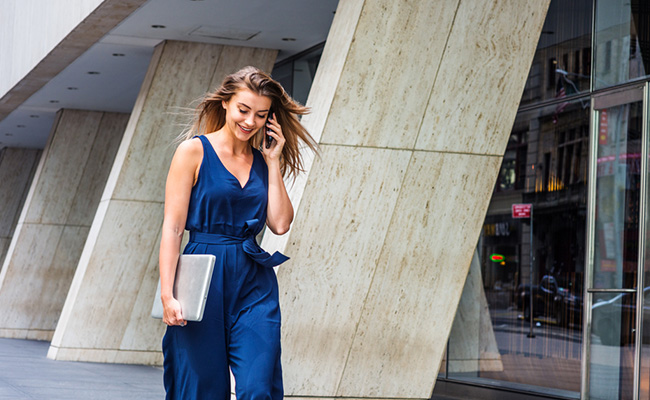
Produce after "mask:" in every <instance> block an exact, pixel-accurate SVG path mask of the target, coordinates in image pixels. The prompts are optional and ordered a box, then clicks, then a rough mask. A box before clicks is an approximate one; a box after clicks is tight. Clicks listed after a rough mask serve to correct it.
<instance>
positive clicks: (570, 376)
mask: <svg viewBox="0 0 650 400" xmlns="http://www.w3.org/2000/svg"><path fill="white" fill-rule="evenodd" d="M588 132H589V101H588V98H586V99H577V100H573V101H569V102H564V103H560V104H553V105H549V106H545V107H541V108H537V109H535V110H531V111H525V112H520V113H519V114H518V116H517V118H516V120H515V123H514V126H513V130H512V133H511V137H510V140H509V142H508V147H507V150H506V155H505V157H504V160H503V163H502V167H501V171H500V173H499V178H498V181H497V182H496V185H495V190H494V193H493V195H492V199H491V202H490V206H489V208H488V212H487V215H486V218H485V222H484V225H483V231H482V234H481V237H480V240H479V243H478V246H477V253H476V256H475V260H474V261H473V263H472V266H471V267H470V273H469V276H468V278H467V282H466V285H465V289H464V291H463V295H462V297H461V301H460V305H459V308H458V312H457V314H456V320H455V322H454V326H453V328H452V332H451V335H450V340H449V350H448V357H449V361H448V365H447V375H448V376H449V377H450V378H455V379H463V380H473V381H474V380H479V381H485V380H492V381H493V380H498V381H501V384H502V385H509V386H512V387H520V385H526V388H527V390H535V387H538V388H539V391H541V392H544V393H554V394H557V395H561V396H568V397H574V398H576V397H578V394H579V391H580V376H581V375H580V370H581V368H580V363H581V351H582V307H583V301H582V298H583V295H582V293H583V285H582V282H583V279H584V268H585V262H584V255H585V229H586V207H587V171H588V152H589V134H588ZM515 203H531V204H533V209H534V223H533V235H532V237H533V242H532V253H533V255H534V268H533V276H532V285H531V274H530V262H531V260H530V254H531V232H530V229H531V225H530V220H528V219H513V218H512V214H511V206H512V204H515ZM495 255H496V257H494V256H495ZM499 256H503V257H499ZM531 295H532V300H533V307H532V310H531V308H530V299H531V297H530V296H531ZM531 314H532V317H533V333H534V335H535V337H534V338H529V337H528V334H529V333H530V317H531Z"/></svg>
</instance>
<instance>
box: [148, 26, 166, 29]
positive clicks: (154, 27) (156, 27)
mask: <svg viewBox="0 0 650 400" xmlns="http://www.w3.org/2000/svg"><path fill="white" fill-rule="evenodd" d="M151 27H152V28H153V29H165V28H167V27H166V26H165V25H151Z"/></svg>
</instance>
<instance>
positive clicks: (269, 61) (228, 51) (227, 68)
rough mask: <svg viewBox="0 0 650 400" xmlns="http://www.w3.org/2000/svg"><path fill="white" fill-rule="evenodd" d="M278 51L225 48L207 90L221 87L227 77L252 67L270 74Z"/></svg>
mask: <svg viewBox="0 0 650 400" xmlns="http://www.w3.org/2000/svg"><path fill="white" fill-rule="evenodd" d="M277 54H278V52H277V50H270V49H259V48H255V47H232V46H224V47H223V50H222V52H221V55H220V56H219V61H218V62H217V65H216V67H215V68H214V75H213V76H212V80H211V82H210V85H209V86H208V89H207V90H210V91H211V90H214V89H216V88H217V87H219V86H220V85H221V82H222V81H223V79H224V78H225V77H226V75H228V74H231V73H233V72H235V71H238V70H240V69H242V68H243V67H246V66H248V65H252V66H254V67H257V68H259V69H261V70H262V71H265V72H267V73H270V72H271V70H272V69H273V63H274V62H275V58H276V57H277Z"/></svg>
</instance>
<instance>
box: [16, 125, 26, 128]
mask: <svg viewBox="0 0 650 400" xmlns="http://www.w3.org/2000/svg"><path fill="white" fill-rule="evenodd" d="M24 127H25V125H16V128H24Z"/></svg>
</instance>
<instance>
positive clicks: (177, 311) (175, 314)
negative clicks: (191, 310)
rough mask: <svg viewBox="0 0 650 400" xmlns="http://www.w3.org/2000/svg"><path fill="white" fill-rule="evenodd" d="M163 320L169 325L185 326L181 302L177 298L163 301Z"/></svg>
mask: <svg viewBox="0 0 650 400" xmlns="http://www.w3.org/2000/svg"><path fill="white" fill-rule="evenodd" d="M163 322H164V323H166V324H167V325H169V326H174V325H179V326H185V324H186V321H185V320H184V319H183V313H182V311H181V303H179V302H178V300H176V299H174V298H171V299H169V300H167V301H163Z"/></svg>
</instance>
